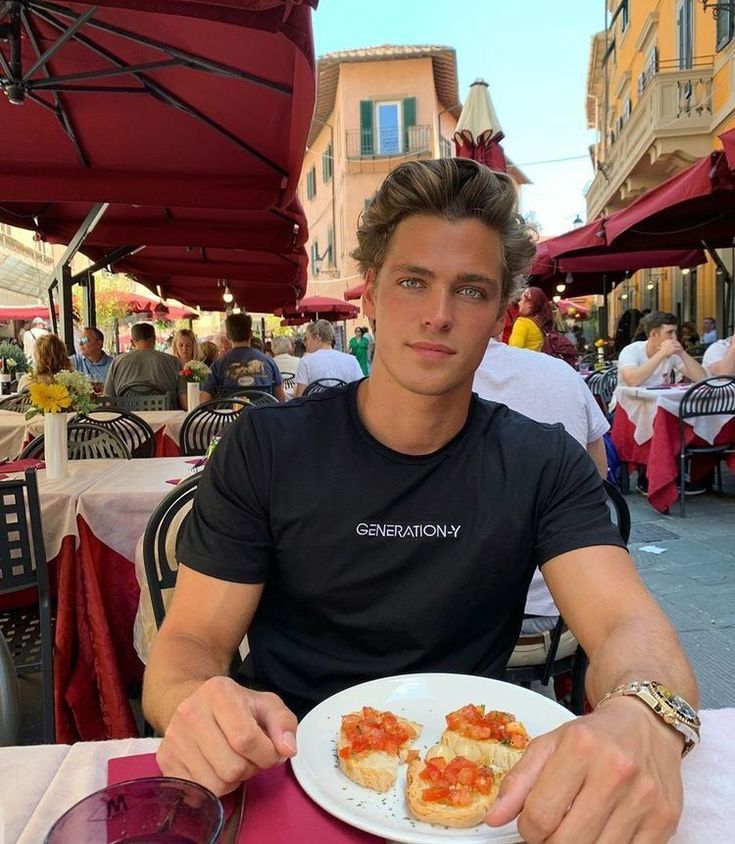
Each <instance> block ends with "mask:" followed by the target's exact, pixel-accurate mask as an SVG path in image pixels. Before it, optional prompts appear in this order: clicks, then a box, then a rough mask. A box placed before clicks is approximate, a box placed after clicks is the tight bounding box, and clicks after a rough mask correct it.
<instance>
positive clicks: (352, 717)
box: [340, 706, 416, 759]
mask: <svg viewBox="0 0 735 844" xmlns="http://www.w3.org/2000/svg"><path fill="white" fill-rule="evenodd" d="M342 730H343V732H344V734H345V737H346V739H347V741H348V747H345V748H343V749H342V750H340V756H342V758H343V759H346V758H348V757H349V756H350V755H351V754H352V753H363V752H364V751H368V750H370V751H376V750H378V751H384V752H386V753H389V754H391V755H394V756H397V755H398V751H399V749H400V747H401V745H402V744H403V743H404V742H406V741H408V740H409V739H413V738H416V730H414V729H413V727H411V726H410V725H408V724H403V723H401V722H400V721H399V720H398V718H396V716H395V715H394V714H393V713H392V712H380V711H379V710H377V709H373V708H372V707H371V706H363V708H362V712H360V713H357V712H352V713H350V714H349V715H344V716H343V717H342ZM344 751H346V753H345V752H344Z"/></svg>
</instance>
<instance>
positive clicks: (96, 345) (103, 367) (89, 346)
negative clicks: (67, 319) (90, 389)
mask: <svg viewBox="0 0 735 844" xmlns="http://www.w3.org/2000/svg"><path fill="white" fill-rule="evenodd" d="M104 342H105V335H104V334H103V333H102V332H101V331H100V330H99V328H92V327H90V326H87V328H85V329H84V330H83V331H82V335H81V337H80V338H79V349H80V354H77V355H72V356H71V358H70V360H71V362H72V366H73V367H74V369H76V371H77V372H83V373H84V374H85V375H86V376H87V377H88V378H89V380H90V381H91V382H92V383H93V384H99V385H100V386H99V389H100V390H101V389H102V386H103V385H104V383H105V381H106V380H107V373H108V371H109V369H110V364H111V363H112V358H111V357H110V355H108V354H107V353H106V352H105V350H104V349H103V348H102V344H103V343H104Z"/></svg>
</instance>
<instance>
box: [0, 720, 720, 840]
mask: <svg viewBox="0 0 735 844" xmlns="http://www.w3.org/2000/svg"><path fill="white" fill-rule="evenodd" d="M701 716H702V724H703V738H702V742H701V744H700V746H699V747H698V748H697V749H696V750H695V751H694V752H693V753H691V754H690V755H689V756H688V757H687V758H686V759H685V760H684V763H683V778H684V800H685V805H684V813H683V815H682V818H681V821H680V823H679V829H678V831H677V833H676V835H675V837H674V838H673V839H672V844H724V842H726V841H731V840H732V830H733V827H734V826H735V799H733V798H735V783H734V782H733V777H732V771H733V770H735V709H715V710H704V711H703V712H702V713H701ZM158 741H159V740H158V739H128V740H124V741H105V742H90V743H87V742H80V743H79V744H76V745H74V746H73V747H68V746H60V745H55V746H36V747H7V748H0V782H3V783H10V782H12V783H13V787H12V788H3V789H0V814H4V815H5V844H16V842H17V844H38V842H39V841H42V840H43V837H44V835H45V834H46V832H47V831H48V829H49V827H50V826H51V824H52V823H53V822H54V821H55V820H56V818H58V817H59V816H60V815H61V814H62V812H64V811H66V810H67V809H68V808H69V807H70V806H72V805H73V804H74V803H76V802H77V801H78V800H80V799H81V798H82V797H84V796H85V795H86V794H90V793H91V792H92V791H96V790H97V789H99V788H102V787H103V786H104V785H105V784H106V763H107V760H108V759H110V758H113V757H115V756H126V755H133V754H139V753H152V752H154V751H155V749H156V747H157V746H158ZM1 828H2V827H1V826H0V829H1Z"/></svg>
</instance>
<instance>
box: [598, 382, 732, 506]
mask: <svg viewBox="0 0 735 844" xmlns="http://www.w3.org/2000/svg"><path fill="white" fill-rule="evenodd" d="M689 386H691V385H688V386H682V387H679V386H675V387H671V388H668V389H656V388H651V387H618V388H617V389H616V391H615V398H616V407H615V418H614V420H613V425H612V439H613V442H614V444H615V448H616V449H617V452H618V456H619V457H620V459H621V460H622V461H624V462H626V463H629V464H638V465H644V466H646V476H647V478H648V501H649V503H650V504H651V506H652V507H654V508H655V509H656V510H658V511H659V512H661V513H664V512H666V510H668V508H669V507H670V506H671V504H673V503H674V502H675V501H676V498H677V494H678V493H677V489H676V486H677V481H678V471H679V454H680V452H681V448H680V445H681V444H680V438H679V405H680V404H681V400H682V398H683V397H684V395H685V393H686V391H687V390H688V389H689ZM734 439H735V417H733V416H724V415H720V416H698V417H695V418H693V419H689V420H687V422H686V443H687V445H691V444H694V445H712V444H713V443H721V442H731V441H733V440H734ZM728 462H729V463H730V465H732V466H733V467H735V455H733V456H732V457H731V458H729V459H728ZM695 463H696V465H695V467H694V469H693V471H692V480H697V479H698V478H701V477H702V476H703V475H706V474H707V473H708V472H709V471H710V469H711V468H712V459H711V458H706V457H698V458H697V459H696V461H695Z"/></svg>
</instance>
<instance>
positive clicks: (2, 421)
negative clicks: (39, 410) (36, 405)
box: [0, 410, 43, 460]
mask: <svg viewBox="0 0 735 844" xmlns="http://www.w3.org/2000/svg"><path fill="white" fill-rule="evenodd" d="M41 433H43V416H41V415H38V416H34V417H33V419H30V420H26V417H25V414H24V413H17V412H16V411H14V410H0V458H3V457H7V458H9V459H10V460H12V459H13V458H15V457H17V456H18V455H19V454H20V452H21V451H22V450H23V446H24V444H25V442H26V440H28V439H31V438H32V437H37V436H38V435H39V434H41Z"/></svg>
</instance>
